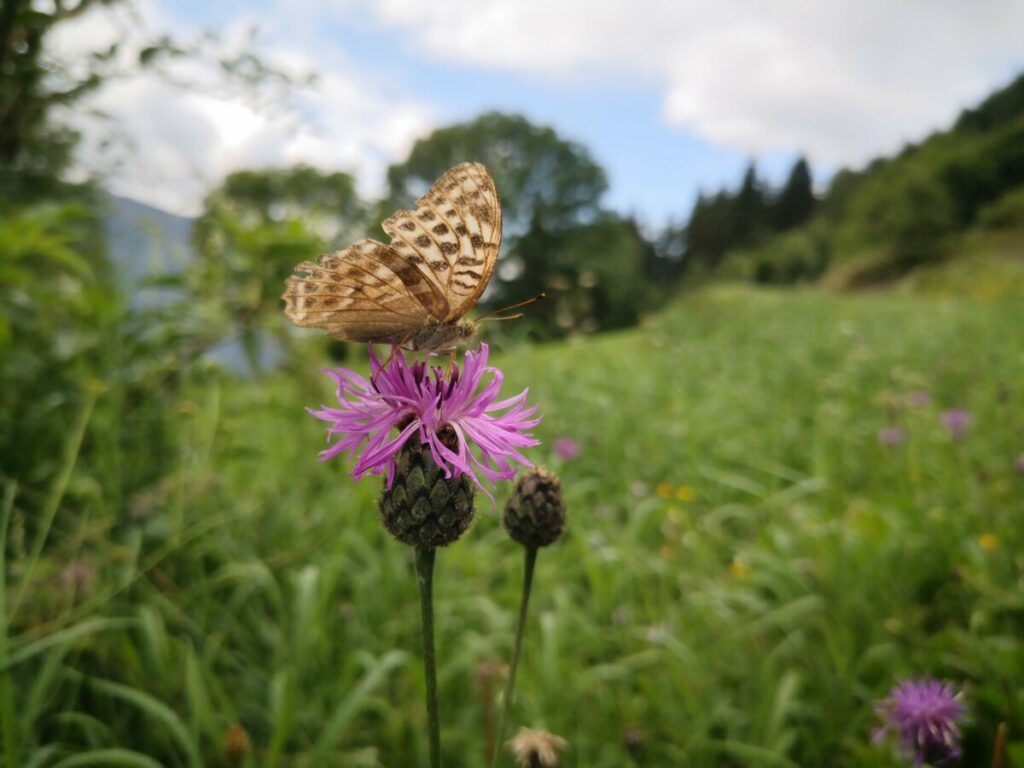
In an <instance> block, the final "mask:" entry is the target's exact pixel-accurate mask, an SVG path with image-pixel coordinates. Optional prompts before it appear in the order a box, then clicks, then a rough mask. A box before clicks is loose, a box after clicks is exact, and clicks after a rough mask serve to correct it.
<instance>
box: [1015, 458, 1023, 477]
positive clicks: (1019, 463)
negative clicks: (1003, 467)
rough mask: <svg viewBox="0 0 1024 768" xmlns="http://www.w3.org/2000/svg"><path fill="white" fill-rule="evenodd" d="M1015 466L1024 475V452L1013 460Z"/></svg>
mask: <svg viewBox="0 0 1024 768" xmlns="http://www.w3.org/2000/svg"><path fill="white" fill-rule="evenodd" d="M1013 468H1014V469H1016V470H1017V471H1018V472H1020V473H1021V474H1022V475H1024V454H1021V455H1020V456H1018V457H1017V459H1016V461H1014V462H1013Z"/></svg>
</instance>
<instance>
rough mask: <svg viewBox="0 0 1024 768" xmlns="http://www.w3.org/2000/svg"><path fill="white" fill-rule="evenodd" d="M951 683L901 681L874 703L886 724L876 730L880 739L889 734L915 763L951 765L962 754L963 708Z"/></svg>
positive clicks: (931, 680) (916, 764)
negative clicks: (883, 697) (960, 722)
mask: <svg viewBox="0 0 1024 768" xmlns="http://www.w3.org/2000/svg"><path fill="white" fill-rule="evenodd" d="M958 699H959V694H958V693H957V692H956V691H955V690H954V689H953V686H952V685H948V684H946V683H943V682H940V681H939V680H933V679H927V680H910V681H907V682H905V683H900V684H899V685H897V686H896V687H895V688H893V689H892V691H890V692H889V697H888V698H886V699H882V700H881V701H879V702H878V703H877V704H876V705H875V712H877V713H878V715H879V716H880V717H881V718H882V719H883V720H884V721H885V724H884V725H883V726H882V727H880V728H879V729H878V730H877V731H876V732H875V740H876V741H880V740H882V739H884V738H885V737H886V736H888V735H889V734H890V733H893V734H895V735H896V736H898V737H899V744H900V748H901V749H902V750H903V752H904V753H905V755H906V757H908V758H910V757H913V759H914V765H915V766H921V765H924V764H925V763H927V764H929V765H934V766H942V765H948V764H949V763H951V762H952V761H954V760H956V759H957V758H958V757H960V728H959V726H958V724H957V723H958V721H960V720H962V719H963V716H964V707H963V705H962V704H961V703H960V702H959V700H958Z"/></svg>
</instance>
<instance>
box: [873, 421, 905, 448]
mask: <svg viewBox="0 0 1024 768" xmlns="http://www.w3.org/2000/svg"><path fill="white" fill-rule="evenodd" d="M906 437H907V433H906V432H904V431H903V427H897V426H895V425H889V426H888V427H882V428H881V429H880V430H878V442H879V443H881V444H882V445H899V444H900V443H902V442H903V441H904V440H905V439H906Z"/></svg>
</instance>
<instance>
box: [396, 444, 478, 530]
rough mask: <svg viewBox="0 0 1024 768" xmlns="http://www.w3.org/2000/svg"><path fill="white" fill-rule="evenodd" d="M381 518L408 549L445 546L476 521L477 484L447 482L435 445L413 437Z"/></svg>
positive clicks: (402, 454)
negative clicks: (474, 512)
mask: <svg viewBox="0 0 1024 768" xmlns="http://www.w3.org/2000/svg"><path fill="white" fill-rule="evenodd" d="M380 518H381V522H383V523H384V527H385V528H387V529H388V532H389V533H390V534H391V535H392V536H394V537H395V538H396V539H398V541H400V542H402V543H403V544H409V545H410V546H414V547H421V548H429V549H433V548H435V547H443V546H445V545H447V544H451V543H452V542H453V541H456V540H457V539H458V538H459V537H461V536H462V534H464V533H465V532H466V531H467V530H468V529H469V526H470V524H471V523H472V522H473V485H472V483H471V482H470V480H469V478H468V477H467V476H466V475H459V476H458V477H452V478H446V477H445V476H444V471H443V470H442V469H441V468H439V467H438V466H437V464H436V463H435V462H434V457H433V456H432V455H431V453H430V448H429V446H426V445H422V444H421V443H420V442H419V441H418V440H417V439H415V437H413V438H412V439H410V440H409V441H407V442H406V444H405V445H404V446H403V448H402V450H401V452H400V453H399V454H398V458H397V461H396V464H395V479H394V482H393V483H392V485H391V488H388V489H385V490H384V493H383V495H382V496H381V499H380Z"/></svg>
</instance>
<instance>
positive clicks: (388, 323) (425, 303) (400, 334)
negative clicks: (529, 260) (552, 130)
mask: <svg viewBox="0 0 1024 768" xmlns="http://www.w3.org/2000/svg"><path fill="white" fill-rule="evenodd" d="M383 228H384V231H385V232H386V233H387V234H388V235H389V236H390V237H391V243H390V244H389V245H385V244H383V243H379V242H377V241H376V240H359V241H358V242H356V243H355V244H353V245H352V246H350V247H348V248H346V249H345V250H343V251H338V252H335V253H331V254H326V255H324V256H321V257H320V258H319V259H318V260H317V263H316V264H314V263H312V262H309V261H304V262H302V263H301V264H299V265H298V266H297V267H296V268H295V271H296V274H294V275H292V276H291V277H289V278H288V279H287V280H286V281H285V282H286V285H287V288H286V290H285V292H284V295H283V296H282V298H283V299H284V301H285V314H286V315H287V316H288V317H289V319H291V321H292V322H293V323H295V324H296V325H299V326H311V327H315V328H322V329H323V330H325V331H327V332H328V333H329V334H330V335H331V336H333V337H335V338H336V339H341V340H342V341H403V340H405V339H407V338H409V337H410V336H412V335H413V334H415V332H416V331H418V330H419V329H421V328H423V327H424V326H427V325H430V324H441V323H450V322H452V321H455V320H458V319H459V318H461V317H463V316H464V315H465V314H466V312H468V311H469V308H470V307H472V306H473V304H475V303H476V301H477V299H479V298H480V294H482V293H483V292H484V289H485V288H486V287H487V283H488V281H489V280H490V279H491V273H492V272H493V271H494V264H495V261H496V260H497V256H498V249H499V247H500V245H501V204H500V202H499V200H498V192H497V189H496V188H495V186H494V181H493V180H492V179H491V175H490V174H489V173H488V172H487V169H486V168H485V167H484V166H482V165H480V164H479V163H461V164H459V165H457V166H455V167H454V168H452V169H450V170H449V171H447V172H446V173H445V174H444V175H443V176H442V177H441V178H440V179H438V180H437V181H436V182H435V183H434V185H433V186H432V187H431V188H430V190H429V191H428V192H427V194H426V195H424V196H423V197H421V198H420V199H419V200H417V201H416V210H415V211H404V210H403V211H396V212H395V213H394V214H393V215H391V216H390V217H388V219H387V220H386V221H385V222H384V224H383Z"/></svg>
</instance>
